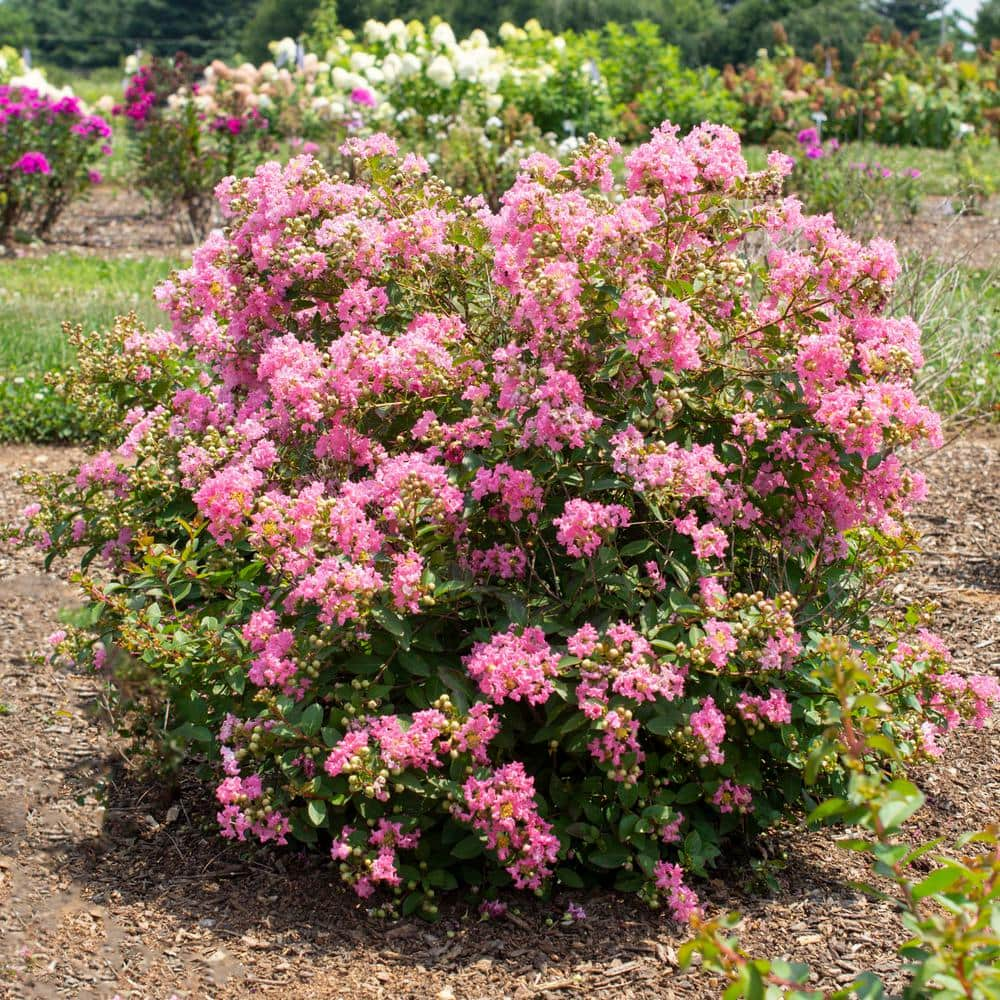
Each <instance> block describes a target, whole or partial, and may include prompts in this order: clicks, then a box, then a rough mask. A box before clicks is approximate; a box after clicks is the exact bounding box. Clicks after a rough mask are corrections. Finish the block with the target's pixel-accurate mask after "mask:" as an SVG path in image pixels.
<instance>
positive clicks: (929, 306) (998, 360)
mask: <svg viewBox="0 0 1000 1000" xmlns="http://www.w3.org/2000/svg"><path fill="white" fill-rule="evenodd" d="M894 311H895V312H896V313H897V314H901V315H907V314H908V315H912V316H913V318H914V319H915V320H916V321H917V324H918V325H919V326H920V329H921V331H922V334H923V337H922V341H921V343H922V345H923V351H924V356H925V358H926V365H925V367H924V370H923V371H922V372H921V373H920V374H919V376H918V379H917V385H918V389H919V390H920V392H921V394H922V395H923V396H924V398H925V399H927V400H928V401H929V402H930V403H931V405H933V406H934V408H935V409H937V410H938V411H940V413H941V414H942V415H943V416H944V417H945V418H970V419H979V418H988V417H992V418H994V419H995V418H998V417H1000V272H998V271H997V270H996V269H992V270H986V269H972V268H968V267H964V266H962V265H960V264H952V265H942V264H940V263H938V262H936V261H934V260H927V259H923V258H918V257H911V258H910V259H909V260H908V261H907V264H906V268H905V270H904V272H903V275H902V276H901V278H900V281H899V284H898V286H897V295H896V299H895V302H894Z"/></svg>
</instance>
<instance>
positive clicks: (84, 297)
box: [0, 254, 178, 441]
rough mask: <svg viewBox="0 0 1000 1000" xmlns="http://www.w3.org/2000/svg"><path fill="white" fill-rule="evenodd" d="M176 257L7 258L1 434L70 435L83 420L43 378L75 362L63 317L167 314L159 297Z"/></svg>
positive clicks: (1, 295) (85, 319) (0, 290)
mask: <svg viewBox="0 0 1000 1000" xmlns="http://www.w3.org/2000/svg"><path fill="white" fill-rule="evenodd" d="M177 264H178V262H177V261H173V260H166V259H163V258H156V257H142V258H114V259H102V258H99V257H83V256H79V255H73V254H51V255H50V256H48V257H42V258H20V259H18V260H0V441H4V440H6V441H22V440H70V439H72V438H74V437H78V436H79V433H80V428H81V426H83V424H82V422H81V415H80V414H78V413H76V412H74V411H71V410H69V409H68V408H67V407H66V406H65V404H63V403H62V401H61V400H60V399H58V398H57V397H56V396H55V394H54V393H53V392H52V390H51V389H49V388H48V386H46V385H45V383H44V380H43V379H44V374H45V373H46V372H48V371H55V370H59V369H62V368H65V367H66V366H68V365H71V364H72V363H73V360H74V356H73V350H72V347H71V346H70V345H69V344H68V343H67V342H66V338H65V336H64V335H63V332H62V323H63V322H64V321H68V322H70V323H74V324H76V323H79V324H80V325H81V326H83V327H84V328H85V329H87V330H95V329H101V328H103V327H106V326H109V325H110V324H111V321H112V320H113V319H114V318H115V316H117V315H119V314H121V313H127V312H132V311H134V312H136V313H137V314H138V316H139V317H140V318H141V319H142V320H144V321H145V322H146V323H148V324H150V325H155V324H156V323H159V322H160V321H161V320H162V318H163V316H162V313H161V312H160V311H159V309H157V307H156V305H155V303H154V302H153V298H152V291H153V288H154V287H155V285H156V284H157V282H158V281H160V280H161V279H162V278H164V277H166V276H167V275H168V274H169V273H170V271H171V269H172V268H173V267H176V266H177Z"/></svg>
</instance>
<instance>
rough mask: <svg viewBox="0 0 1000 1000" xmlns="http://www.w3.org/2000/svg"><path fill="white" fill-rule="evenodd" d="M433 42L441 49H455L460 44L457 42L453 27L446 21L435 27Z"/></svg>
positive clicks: (432, 33)
mask: <svg viewBox="0 0 1000 1000" xmlns="http://www.w3.org/2000/svg"><path fill="white" fill-rule="evenodd" d="M431 41H432V42H433V43H434V45H436V46H437V47H438V48H439V49H453V48H455V46H456V45H457V44H458V43H457V42H456V41H455V32H454V31H452V30H451V25H450V24H446V23H445V22H444V21H442V22H441V23H440V24H438V25H435V27H434V30H433V31H432V32H431Z"/></svg>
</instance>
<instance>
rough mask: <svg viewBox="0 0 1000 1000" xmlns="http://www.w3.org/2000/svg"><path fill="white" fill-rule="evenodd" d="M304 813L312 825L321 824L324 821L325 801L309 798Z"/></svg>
mask: <svg viewBox="0 0 1000 1000" xmlns="http://www.w3.org/2000/svg"><path fill="white" fill-rule="evenodd" d="M306 815H308V817H309V822H310V823H312V825H313V826H323V824H324V823H326V803H325V802H324V801H323V800H322V799H310V800H309V805H307V806H306Z"/></svg>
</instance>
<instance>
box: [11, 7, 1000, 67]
mask: <svg viewBox="0 0 1000 1000" xmlns="http://www.w3.org/2000/svg"><path fill="white" fill-rule="evenodd" d="M333 3H334V0H256V2H255V3H248V2H246V0H211V2H205V0H0V42H3V43H6V44H12V45H15V46H17V47H19V48H20V47H24V46H27V47H29V48H30V49H31V50H32V52H33V53H35V54H36V58H37V59H38V60H39V61H41V62H44V63H46V64H50V65H56V66H64V67H67V68H77V67H78V68H89V67H99V66H112V65H117V64H118V63H119V62H120V61H121V59H122V58H123V57H124V56H125V55H127V54H128V53H129V52H131V51H134V50H135V49H137V48H141V49H143V50H144V51H152V52H157V53H159V54H163V55H166V54H172V53H174V52H176V51H179V50H183V51H185V52H187V53H188V54H189V55H191V56H192V57H193V58H195V59H198V60H208V59H212V58H215V57H220V58H225V59H231V58H233V57H235V56H243V57H245V58H248V59H251V60H253V61H260V60H262V59H263V58H266V56H267V43H268V42H269V41H270V40H272V39H274V38H281V37H284V36H286V35H291V36H293V37H297V36H299V35H302V34H304V33H306V32H307V31H308V30H309V27H310V25H311V23H312V21H313V19H314V18H315V17H316V15H317V13H318V12H320V11H322V14H323V16H324V19H325V20H327V21H329V19H330V16H331V13H332V9H333ZM335 12H336V17H337V20H338V22H339V23H340V24H342V25H344V26H345V27H348V28H353V29H357V28H360V27H361V25H362V24H363V23H364V22H365V20H367V19H368V18H376V19H378V20H383V21H384V20H388V19H390V18H393V17H401V18H403V19H404V20H409V19H411V18H419V19H421V20H424V21H427V20H429V19H430V18H431V17H433V16H435V15H436V16H438V17H441V18H443V19H444V20H446V21H448V23H449V24H451V26H452V27H453V28H454V29H455V32H456V34H458V35H459V36H461V35H464V34H468V32H470V31H472V30H473V29H475V28H482V29H483V30H484V31H486V32H487V34H489V35H490V36H491V37H493V38H495V37H496V31H497V28H498V27H499V26H500V25H501V24H502V23H503V22H504V21H511V22H513V23H515V24H523V23H524V22H525V21H527V20H528V19H530V18H537V19H538V20H539V21H540V22H541V23H542V24H543V25H544V26H545V27H546V28H551V29H552V30H555V31H565V30H567V29H572V30H574V31H586V30H588V29H590V28H599V27H600V26H601V25H603V24H605V23H606V22H608V21H619V22H621V23H629V22H632V21H636V20H640V19H642V20H648V21H652V22H653V23H654V24H657V25H658V26H659V27H660V29H661V34H662V36H663V37H664V38H665V39H666V40H667V41H668V42H670V43H672V44H674V45H677V46H678V47H679V49H680V51H681V54H682V57H683V59H684V61H685V63H687V64H688V65H702V64H709V65H714V66H718V67H722V66H724V65H726V64H727V63H731V64H733V65H738V64H740V63H745V62H749V61H751V60H752V59H753V58H754V55H755V53H756V52H757V50H758V49H760V48H762V47H770V46H772V44H773V37H774V35H773V31H774V25H775V23H779V22H780V23H781V24H782V26H783V27H784V29H785V32H786V34H787V35H788V40H789V42H790V44H792V45H793V46H794V47H795V48H796V49H797V50H799V51H802V52H808V51H810V50H811V49H812V48H813V47H814V46H815V45H817V44H819V45H823V46H834V47H836V48H837V49H838V50H839V51H840V58H841V61H842V62H843V63H844V64H849V63H850V62H851V61H853V59H854V56H855V55H856V53H857V51H858V49H859V48H860V45H861V43H862V41H863V39H864V37H865V36H866V35H867V34H868V32H869V31H870V30H871V28H873V27H875V26H876V25H881V26H883V27H887V28H895V29H898V30H899V31H901V32H902V33H904V34H910V33H911V32H914V31H916V32H918V33H919V35H920V37H921V38H922V39H923V40H924V42H925V43H926V44H936V43H937V42H938V41H940V40H941V38H942V37H946V38H947V39H948V40H950V41H973V42H978V43H979V44H982V45H988V44H989V43H990V40H991V38H994V37H997V36H998V35H1000V0H985V2H984V3H983V4H982V6H981V8H980V10H979V13H978V15H977V17H976V18H975V20H974V21H967V20H964V19H962V18H960V17H958V16H957V15H955V14H949V15H948V16H946V17H945V19H944V23H943V25H942V16H941V15H942V0H818V2H809V0H805V2H803V0H499V2H495V0H490V2H486V0H338V2H337V4H336V8H335Z"/></svg>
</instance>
